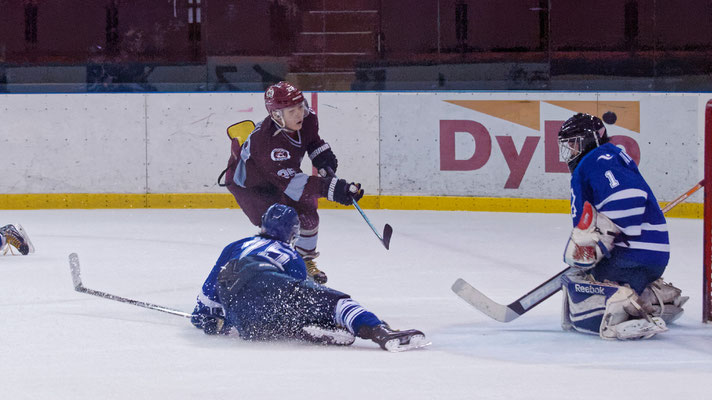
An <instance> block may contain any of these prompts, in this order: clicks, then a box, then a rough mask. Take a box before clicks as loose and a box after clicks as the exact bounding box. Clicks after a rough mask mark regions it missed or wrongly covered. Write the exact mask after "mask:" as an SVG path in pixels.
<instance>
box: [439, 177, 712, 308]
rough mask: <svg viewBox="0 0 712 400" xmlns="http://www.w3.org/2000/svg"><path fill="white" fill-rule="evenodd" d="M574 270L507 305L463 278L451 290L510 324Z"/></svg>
mask: <svg viewBox="0 0 712 400" xmlns="http://www.w3.org/2000/svg"><path fill="white" fill-rule="evenodd" d="M703 184H704V180H702V181H700V182H699V183H698V184H697V185H695V187H693V188H692V189H690V190H688V191H687V192H686V193H685V194H683V195H682V196H680V197H678V198H677V199H675V200H673V201H672V202H671V203H670V204H668V205H667V206H666V207H665V208H663V209H662V211H663V213H667V212H668V211H670V210H672V209H673V208H674V207H675V206H677V205H678V204H680V203H682V202H683V201H684V200H685V199H687V198H688V197H690V196H691V195H692V194H693V193H695V192H696V191H697V190H698V189H700V188H701V187H702V185H703ZM574 270H576V268H574V267H567V268H565V269H563V270H562V271H561V272H559V273H558V274H556V275H554V276H552V277H551V278H549V279H547V280H546V281H545V282H544V283H542V284H541V285H539V286H537V287H535V288H534V289H532V290H531V291H530V292H529V293H527V294H525V295H524V296H522V297H520V298H518V299H517V300H515V301H513V302H511V303H509V304H507V305H504V304H500V303H497V302H496V301H494V300H492V299H490V298H489V297H487V296H485V294H484V293H482V292H480V291H479V290H477V289H475V288H474V287H473V286H472V285H470V284H469V283H467V282H466V281H465V280H464V279H462V278H458V279H457V280H456V281H455V283H453V285H452V288H451V289H452V291H453V292H455V294H457V295H458V296H460V298H462V299H463V300H465V301H466V302H468V303H470V304H471V305H472V306H473V307H475V308H476V309H478V310H480V311H482V312H483V313H484V314H485V315H487V316H488V317H490V318H492V319H494V320H496V321H499V322H510V321H512V320H515V319H517V318H519V317H520V316H521V315H522V314H524V313H526V312H527V311H529V310H531V309H532V308H534V307H536V306H537V305H538V304H539V303H541V302H543V301H544V300H546V299H548V298H549V297H551V296H553V295H554V294H555V293H556V292H558V291H559V290H561V281H560V280H561V277H562V276H564V275H565V274H567V273H569V272H570V271H574Z"/></svg>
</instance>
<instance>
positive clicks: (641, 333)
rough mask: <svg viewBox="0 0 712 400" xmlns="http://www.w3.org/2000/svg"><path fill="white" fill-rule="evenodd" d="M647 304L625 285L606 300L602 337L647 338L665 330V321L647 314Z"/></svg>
mask: <svg viewBox="0 0 712 400" xmlns="http://www.w3.org/2000/svg"><path fill="white" fill-rule="evenodd" d="M646 306H648V305H646V304H642V301H641V300H640V299H639V298H638V295H637V294H636V293H635V291H634V290H633V289H631V288H629V287H626V286H619V287H618V290H617V291H616V292H615V293H614V294H613V295H612V296H611V297H610V298H608V300H607V301H606V311H605V313H604V314H603V318H602V320H601V327H600V336H601V338H602V339H620V340H628V339H649V338H651V337H653V336H655V335H656V334H658V333H661V332H665V331H667V327H666V325H665V321H663V320H662V319H661V318H658V317H651V316H650V314H648V311H647V307H646Z"/></svg>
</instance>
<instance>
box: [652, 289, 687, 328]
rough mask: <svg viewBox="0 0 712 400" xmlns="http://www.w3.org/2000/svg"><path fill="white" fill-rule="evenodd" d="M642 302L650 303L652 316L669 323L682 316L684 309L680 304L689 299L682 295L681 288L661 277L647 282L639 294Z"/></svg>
mask: <svg viewBox="0 0 712 400" xmlns="http://www.w3.org/2000/svg"><path fill="white" fill-rule="evenodd" d="M640 298H641V300H642V301H643V302H646V303H649V304H651V305H652V308H653V312H652V313H651V314H652V315H653V316H654V317H660V318H662V319H663V321H665V323H666V324H669V323H671V322H673V321H675V320H677V319H678V318H680V317H681V316H682V313H683V312H684V311H685V310H684V309H683V308H682V306H683V305H684V304H685V303H686V302H687V300H689V299H690V297H689V296H682V290H680V289H679V288H677V287H675V286H674V285H673V284H672V283H668V282H665V281H664V280H663V278H659V279H657V280H656V281H655V282H652V283H651V284H649V285H648V286H647V287H646V288H645V290H643V293H641V294H640Z"/></svg>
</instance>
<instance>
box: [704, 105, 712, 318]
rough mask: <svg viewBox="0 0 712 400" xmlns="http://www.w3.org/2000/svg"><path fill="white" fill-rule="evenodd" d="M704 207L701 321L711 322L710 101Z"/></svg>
mask: <svg viewBox="0 0 712 400" xmlns="http://www.w3.org/2000/svg"><path fill="white" fill-rule="evenodd" d="M704 136H705V137H704V146H705V148H704V152H703V153H704V157H705V161H704V170H705V174H704V200H703V202H704V206H703V208H704V209H703V215H702V220H703V222H702V229H703V234H702V247H703V249H702V257H703V258H702V263H703V266H704V276H703V278H702V282H703V294H702V301H703V303H702V321H703V322H710V321H712V100H709V101H708V102H707V104H706V106H705V134H704Z"/></svg>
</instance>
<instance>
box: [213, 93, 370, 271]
mask: <svg viewBox="0 0 712 400" xmlns="http://www.w3.org/2000/svg"><path fill="white" fill-rule="evenodd" d="M264 99H265V107H266V108H267V112H268V113H269V115H268V116H267V118H265V119H264V120H263V121H261V122H259V123H258V124H257V125H256V126H255V129H254V130H253V131H252V133H251V134H250V135H249V136H248V138H247V140H245V142H244V143H242V144H241V146H240V148H239V154H236V152H234V151H233V154H232V157H231V159H230V162H229V163H228V168H227V170H226V177H227V178H226V186H227V188H228V190H230V193H232V194H233V196H235V200H236V201H237V204H238V205H239V206H240V208H241V209H242V210H243V211H244V212H245V214H246V215H247V217H248V218H249V219H250V221H251V222H252V223H253V224H254V225H255V226H260V223H261V221H260V219H261V217H262V214H264V212H265V211H266V210H267V208H269V206H271V205H272V204H274V203H282V204H286V205H289V206H291V207H293V208H294V209H296V210H297V213H298V214H299V222H300V224H301V226H300V234H299V237H298V238H297V241H296V244H295V248H296V249H297V251H298V252H299V254H301V256H302V257H303V258H304V261H305V262H306V266H307V272H308V274H309V276H310V277H311V278H312V279H313V280H314V281H315V282H317V283H325V282H326V281H327V277H326V274H325V273H324V272H323V271H320V270H319V269H318V268H317V266H316V263H315V262H314V259H315V258H316V257H317V256H318V255H319V253H318V252H317V251H316V247H317V237H318V233H319V214H318V213H317V199H318V198H319V197H326V198H327V199H329V200H331V201H335V202H337V203H341V204H343V205H351V204H352V201H358V200H359V199H360V198H361V197H362V196H363V190H362V189H361V185H360V184H358V183H353V182H352V183H349V182H347V181H346V180H344V179H338V178H336V177H334V172H336V169H337V167H338V162H337V160H336V156H335V155H334V153H333V151H332V150H331V147H330V146H329V144H328V143H326V142H325V141H324V140H323V139H322V138H321V137H320V136H319V121H318V119H317V116H316V114H314V112H313V111H312V110H311V109H310V108H309V105H308V104H307V101H306V99H305V98H304V95H303V94H302V92H301V91H300V90H299V89H297V88H296V87H294V85H292V84H290V83H289V82H279V83H277V84H274V85H272V86H270V87H269V88H267V90H266V91H265V95H264ZM305 154H307V155H308V156H309V158H310V159H311V161H312V165H313V166H314V167H315V168H316V169H317V171H319V174H320V176H310V175H309V174H306V173H304V172H302V170H301V167H300V166H301V163H302V159H303V158H304V155H305Z"/></svg>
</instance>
